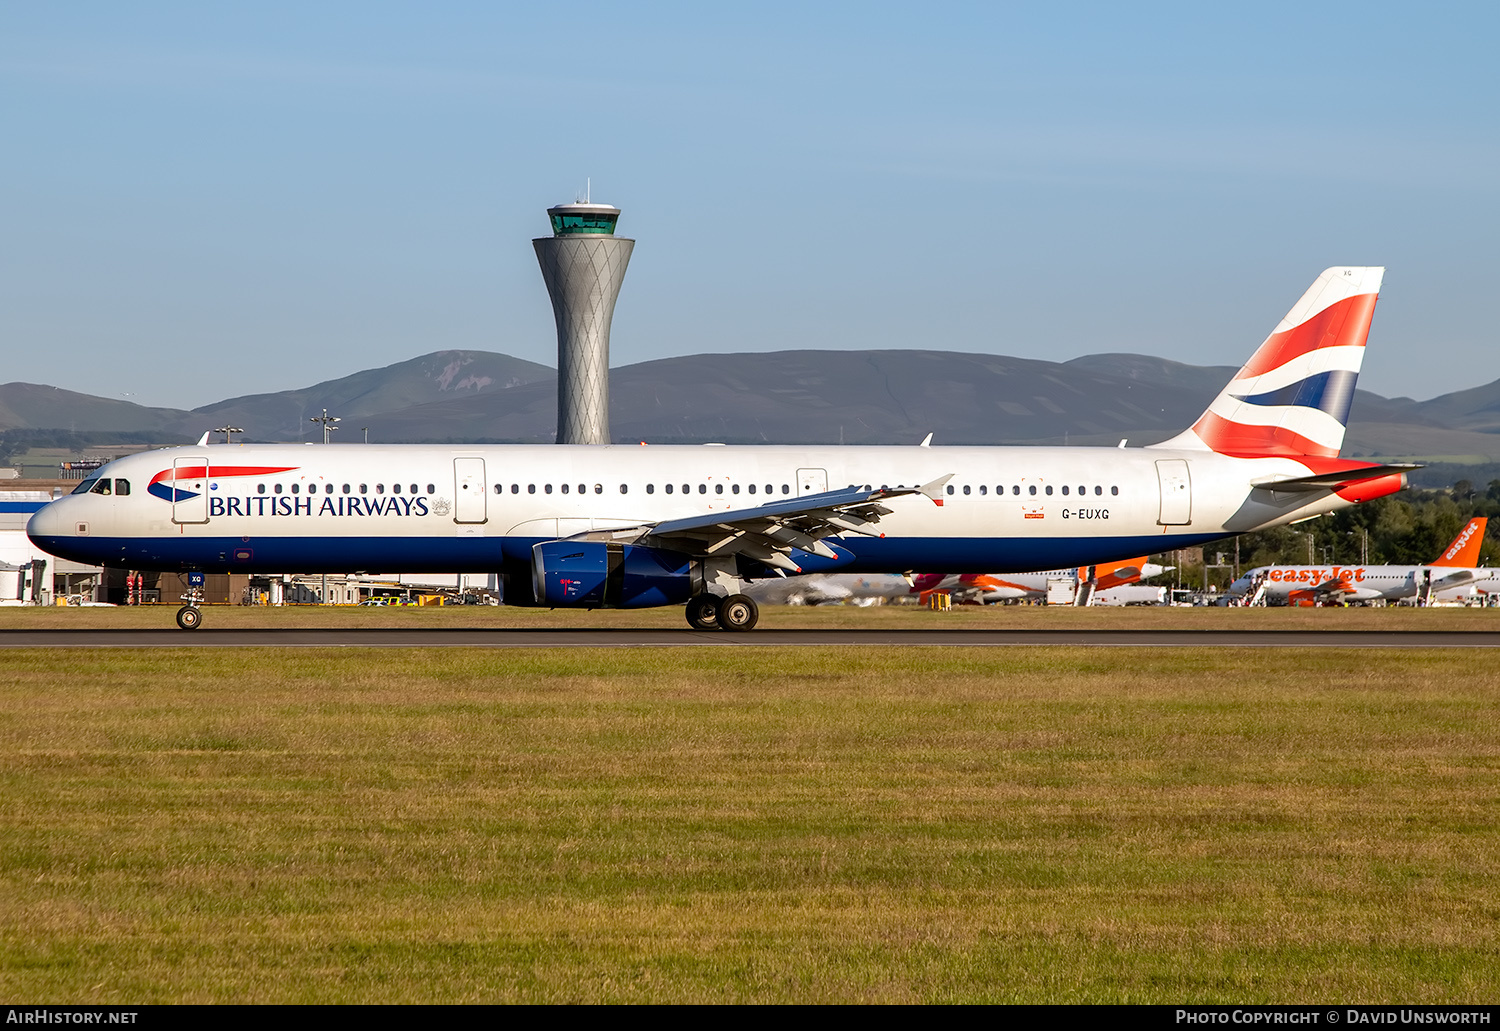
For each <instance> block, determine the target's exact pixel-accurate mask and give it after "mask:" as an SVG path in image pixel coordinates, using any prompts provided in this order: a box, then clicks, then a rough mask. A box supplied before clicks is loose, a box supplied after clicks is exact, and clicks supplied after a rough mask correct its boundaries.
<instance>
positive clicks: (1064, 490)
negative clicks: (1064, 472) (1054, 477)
mask: <svg viewBox="0 0 1500 1031" xmlns="http://www.w3.org/2000/svg"><path fill="white" fill-rule="evenodd" d="M1067 493H1068V487H1067V484H1064V485H1063V495H1064V496H1066V495H1067Z"/></svg>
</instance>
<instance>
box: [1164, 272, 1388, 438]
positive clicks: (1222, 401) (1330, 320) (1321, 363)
mask: <svg viewBox="0 0 1500 1031" xmlns="http://www.w3.org/2000/svg"><path fill="white" fill-rule="evenodd" d="M1384 275H1385V269H1383V268H1358V267H1347V268H1331V269H1327V270H1325V271H1324V272H1323V274H1322V275H1320V276H1318V278H1317V279H1316V280H1314V281H1313V285H1312V286H1310V287H1308V289H1307V292H1306V293H1305V294H1303V295H1302V299H1301V300H1299V301H1298V302H1297V303H1296V304H1294V305H1292V310H1291V311H1289V312H1287V314H1286V318H1284V319H1282V320H1281V322H1280V323H1279V324H1277V326H1276V328H1275V330H1273V331H1272V333H1271V335H1270V336H1268V337H1267V338H1266V341H1265V343H1263V344H1261V345H1260V349H1259V350H1258V351H1256V352H1255V355H1254V357H1252V358H1251V359H1250V360H1249V361H1248V362H1246V363H1245V366H1244V368H1242V369H1240V371H1239V372H1238V373H1237V374H1236V375H1235V377H1234V379H1232V380H1230V382H1229V385H1228V386H1226V387H1225V388H1224V389H1223V390H1222V391H1221V392H1220V393H1219V396H1218V397H1216V398H1214V400H1213V404H1211V405H1209V406H1208V410H1207V411H1206V412H1204V413H1203V414H1202V415H1201V416H1200V417H1199V418H1198V421H1197V422H1196V423H1194V424H1193V427H1192V428H1191V429H1189V430H1187V431H1185V432H1183V433H1180V434H1178V435H1177V436H1176V437H1174V438H1172V439H1171V440H1169V441H1166V442H1165V443H1163V444H1159V445H1157V446H1158V447H1162V448H1177V449H1203V450H1209V451H1217V452H1218V453H1219V454H1222V455H1234V456H1236V457H1242V458H1263V457H1269V456H1282V457H1287V458H1297V457H1302V456H1308V457H1316V458H1333V457H1336V456H1337V455H1338V453H1339V449H1340V448H1341V447H1343V444H1344V427H1345V425H1346V423H1347V422H1348V420H1349V406H1350V404H1351V403H1352V402H1353V400H1354V384H1355V381H1356V380H1357V379H1358V378H1359V369H1360V364H1361V362H1363V361H1364V357H1365V338H1366V337H1367V336H1368V335H1369V332H1370V320H1371V318H1372V317H1373V316H1374V314H1375V298H1376V296H1377V295H1378V294H1379V293H1380V281H1381V278H1382V277H1383V276H1384Z"/></svg>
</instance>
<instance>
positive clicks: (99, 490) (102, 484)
mask: <svg viewBox="0 0 1500 1031" xmlns="http://www.w3.org/2000/svg"><path fill="white" fill-rule="evenodd" d="M89 493H90V494H108V493H109V481H108V480H104V479H100V480H95V481H94V489H93V490H91V491H89Z"/></svg>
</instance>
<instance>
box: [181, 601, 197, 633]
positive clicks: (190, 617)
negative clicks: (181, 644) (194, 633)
mask: <svg viewBox="0 0 1500 1031" xmlns="http://www.w3.org/2000/svg"><path fill="white" fill-rule="evenodd" d="M177 625H178V626H179V627H181V628H182V629H184V630H197V629H198V628H199V627H200V626H202V625H203V612H202V610H201V609H195V608H193V606H191V605H184V606H183V607H182V608H180V609H178V610H177Z"/></svg>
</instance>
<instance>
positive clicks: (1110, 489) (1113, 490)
mask: <svg viewBox="0 0 1500 1031" xmlns="http://www.w3.org/2000/svg"><path fill="white" fill-rule="evenodd" d="M1109 492H1110V493H1111V494H1118V493H1120V488H1119V487H1111V488H1109Z"/></svg>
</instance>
